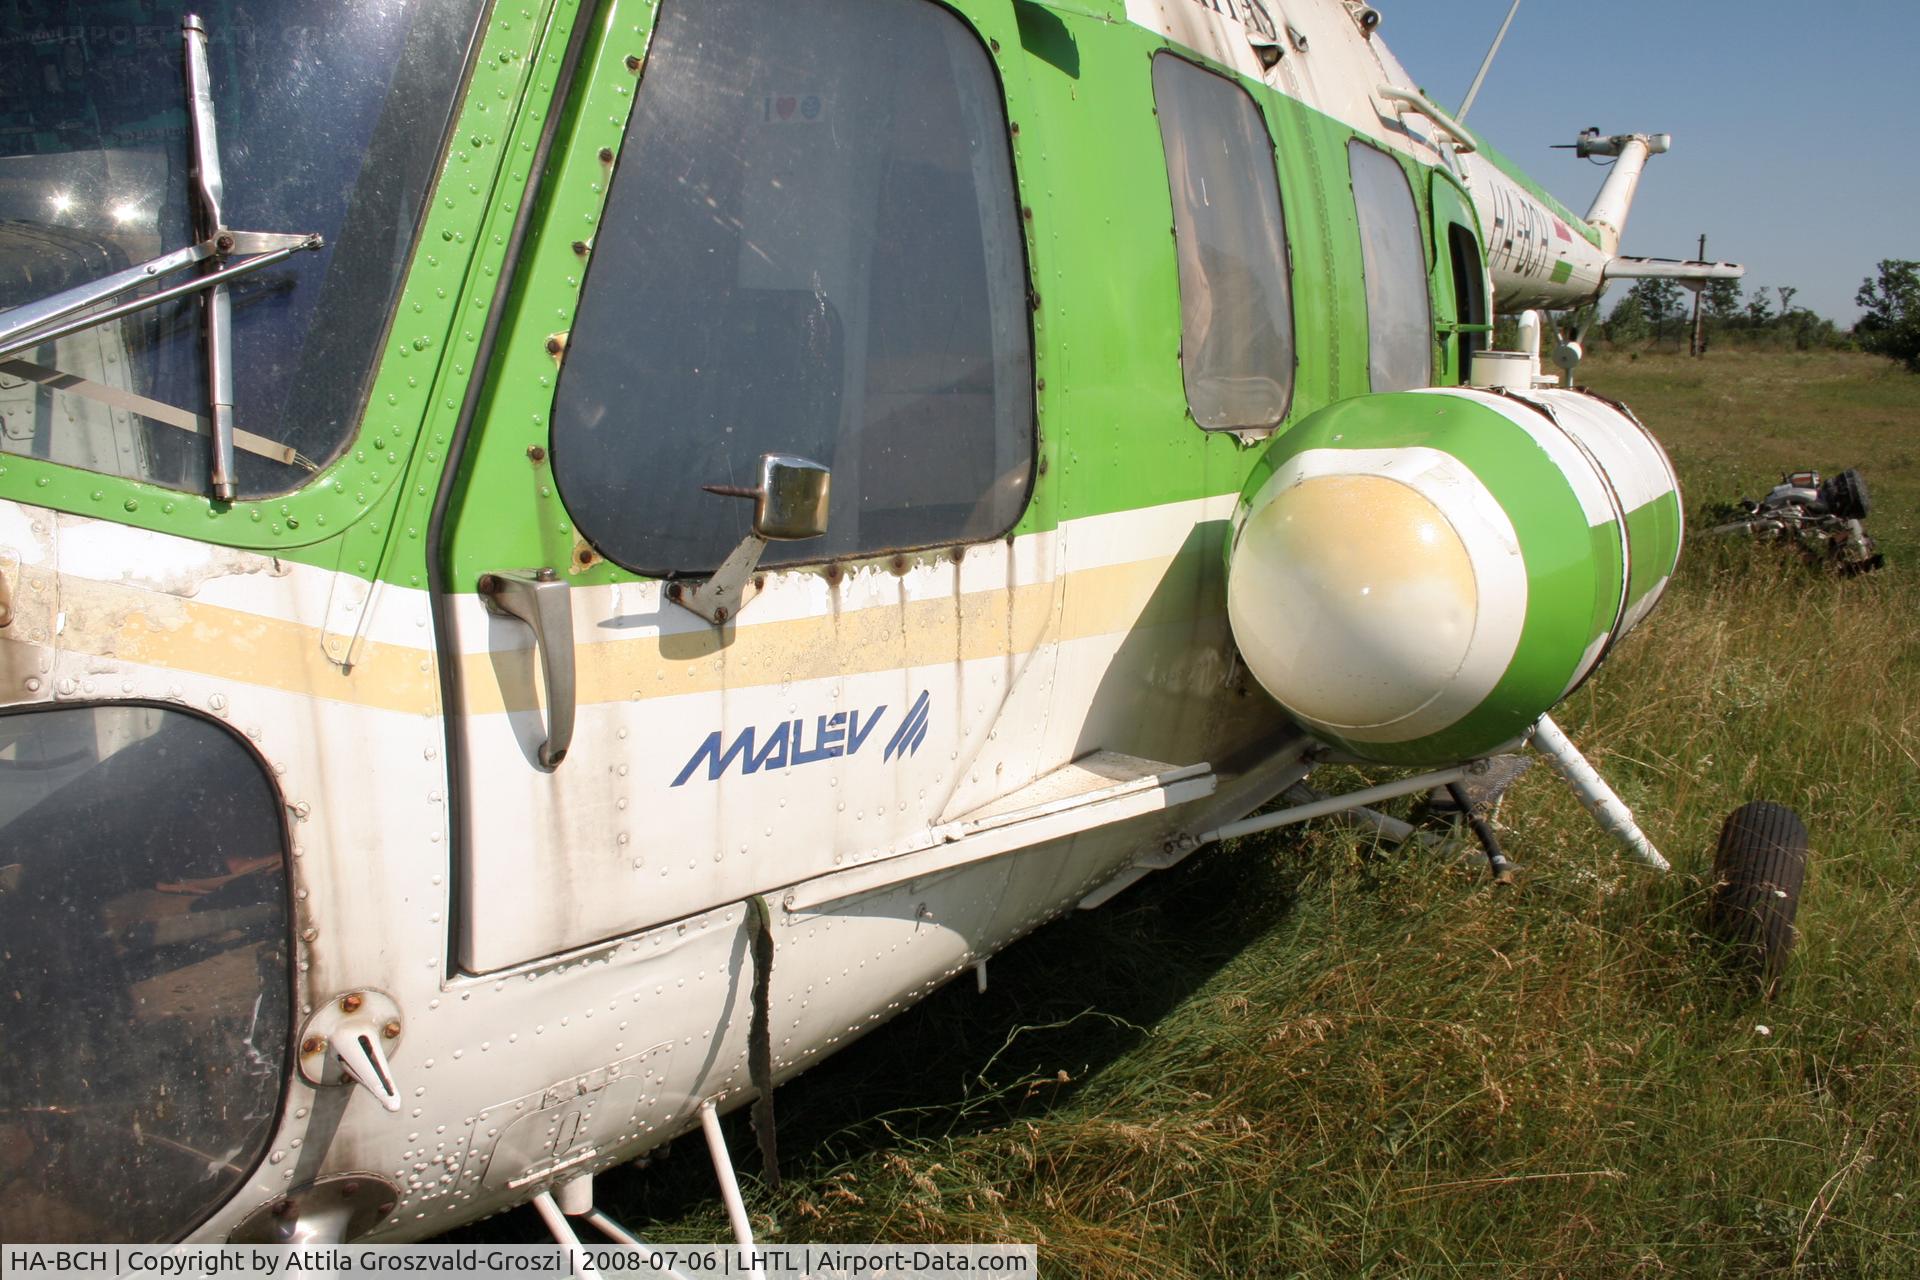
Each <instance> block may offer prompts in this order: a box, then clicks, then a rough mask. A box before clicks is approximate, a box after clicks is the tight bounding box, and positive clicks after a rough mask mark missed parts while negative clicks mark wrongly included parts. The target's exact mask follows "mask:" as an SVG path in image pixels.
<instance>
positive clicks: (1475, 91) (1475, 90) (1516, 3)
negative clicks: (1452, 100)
mask: <svg viewBox="0 0 1920 1280" xmlns="http://www.w3.org/2000/svg"><path fill="white" fill-rule="evenodd" d="M1518 12H1520V0H1513V7H1512V8H1511V9H1508V10H1507V20H1506V21H1505V22H1503V23H1501V24H1500V34H1498V35H1496V36H1495V37H1494V38H1493V47H1492V48H1491V49H1488V50H1487V56H1486V60H1485V61H1483V62H1482V63H1481V64H1480V70H1479V72H1478V73H1477V74H1476V75H1475V76H1474V77H1473V84H1472V85H1471V86H1470V87H1469V88H1468V89H1467V96H1466V98H1465V99H1464V100H1463V101H1462V102H1461V103H1460V110H1458V111H1457V112H1455V113H1454V119H1456V120H1463V121H1464V120H1465V119H1466V118H1467V112H1468V111H1470V110H1471V109H1472V108H1473V100H1474V98H1476V97H1478V96H1479V93H1480V82H1481V81H1482V80H1485V79H1486V78H1487V68H1488V67H1491V66H1492V65H1493V55H1494V54H1496V53H1499V52H1500V42H1501V41H1502V40H1505V39H1506V38H1507V28H1508V27H1510V26H1512V25H1513V15H1514V14H1516V13H1518Z"/></svg>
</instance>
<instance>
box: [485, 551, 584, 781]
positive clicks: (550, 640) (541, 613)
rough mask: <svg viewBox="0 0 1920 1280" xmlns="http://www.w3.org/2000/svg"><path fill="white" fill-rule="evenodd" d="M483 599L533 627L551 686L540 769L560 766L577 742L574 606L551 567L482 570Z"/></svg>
mask: <svg viewBox="0 0 1920 1280" xmlns="http://www.w3.org/2000/svg"><path fill="white" fill-rule="evenodd" d="M480 598H481V599H482V600H485V601H486V603H487V609H488V611H489V612H491V613H496V614H499V615H500V616H502V617H508V618H518V619H520V621H522V622H524V623H526V624H527V625H528V626H529V627H531V628H533V648H534V652H535V653H536V654H538V655H539V658H540V675H541V679H542V680H543V681H544V682H545V683H546V686H547V740H546V741H545V742H543V743H541V744H540V764H541V767H542V768H546V769H557V768H559V767H560V762H561V761H562V760H564V759H566V758H567V748H568V747H570V746H572V745H573V703H574V681H573V605H572V602H571V600H570V599H569V597H568V588H567V584H566V583H564V582H562V581H560V577H559V575H558V574H556V573H555V572H554V571H553V570H551V569H503V570H501V571H500V572H498V573H483V574H481V575H480Z"/></svg>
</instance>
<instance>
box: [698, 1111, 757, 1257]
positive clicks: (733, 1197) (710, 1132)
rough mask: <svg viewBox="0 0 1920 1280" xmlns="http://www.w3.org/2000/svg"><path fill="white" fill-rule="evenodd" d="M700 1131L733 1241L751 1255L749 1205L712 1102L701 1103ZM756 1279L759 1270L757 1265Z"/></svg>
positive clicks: (751, 1240)
mask: <svg viewBox="0 0 1920 1280" xmlns="http://www.w3.org/2000/svg"><path fill="white" fill-rule="evenodd" d="M700 1130H701V1132H702V1133H704V1134H706V1136H707V1152H708V1154H710V1155H711V1156H712V1157H713V1176H714V1177H715V1178H716V1179H717V1180H718V1181H719V1183H720V1199H721V1200H722V1201H723V1202H724V1203H725V1204H726V1206H727V1221H728V1222H729V1223H730V1224H732V1226H733V1241H734V1243H735V1244H737V1245H739V1246H740V1247H741V1248H742V1249H745V1250H747V1251H748V1252H749V1253H751V1252H752V1250H753V1226H752V1224H751V1223H749V1222H748V1221H747V1202H746V1201H745V1200H744V1199H742V1198H741V1196H740V1180H739V1179H738V1178H735V1177H734V1176H733V1157H732V1156H731V1155H729V1154H728V1153H727V1139H726V1135H724V1134H722V1133H721V1132H720V1113H719V1112H718V1111H716V1110H715V1109H714V1106H713V1099H712V1098H708V1099H707V1100H706V1101H705V1102H703V1103H701V1104H700ZM753 1274H754V1276H755V1277H756V1278H757V1277H758V1276H759V1275H760V1268H759V1266H758V1264H756V1265H755V1266H754V1268H753Z"/></svg>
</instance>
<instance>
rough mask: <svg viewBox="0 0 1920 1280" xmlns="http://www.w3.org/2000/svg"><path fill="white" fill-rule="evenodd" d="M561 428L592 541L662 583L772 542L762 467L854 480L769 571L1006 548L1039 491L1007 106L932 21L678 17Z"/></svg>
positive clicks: (655, 72)
mask: <svg viewBox="0 0 1920 1280" xmlns="http://www.w3.org/2000/svg"><path fill="white" fill-rule="evenodd" d="M594 246H595V247H594V250H593V259H592V262H591V264H590V266H589V267H588V270H587V276H586V282H585V285H584V289H583V292H582V295H581V299H580V305H579V310H578V314H577V317H576V319H575V322H574V327H573V330H572V333H571V335H570V337H569V341H568V348H567V355H566V363H565V366H564V368H563V370H562V372H561V375H560V380H559V387H558V389H557V391H556V394H555V399H554V408H553V465H554V470H555V477H556V479H557V480H558V482H559V486H560V492H561V496H562V497H563V498H564V499H565V501H566V503H567V506H568V508H569V510H570V511H571V512H572V514H573V516H574V519H575V522H576V524H577V525H578V527H579V529H580V531H581V533H582V534H583V535H585V536H586V538H587V539H588V540H589V541H591V542H592V543H593V545H594V546H595V547H596V548H598V549H599V551H600V552H601V553H602V554H603V555H605V556H606V557H607V558H609V559H611V560H613V561H615V562H617V563H619V564H622V565H625V566H627V567H628V568H631V569H635V570H638V571H641V572H644V573H648V574H653V575H656V576H659V575H666V574H672V573H705V572H710V571H711V570H713V569H714V568H715V567H717V566H718V565H719V563H720V561H721V560H722V559H724V558H725V557H726V555H727V554H728V552H730V551H731V550H732V549H733V547H734V546H735V545H736V544H738V543H739V541H740V540H741V538H742V537H743V536H744V535H745V534H746V533H747V531H748V524H749V518H750V516H751V514H752V504H751V503H745V502H741V501H739V500H738V499H735V498H726V497H717V496H715V495H713V494H710V493H706V492H703V491H702V489H701V486H702V485H707V484H733V485H752V484H754V483H755V482H756V481H757V479H758V475H759V461H760V457H761V455H762V454H767V453H784V454H797V455H799V456H801V457H805V458H810V459H812V460H814V461H816V462H820V463H823V464H825V465H826V466H827V467H829V468H831V470H832V472H833V481H832V498H831V505H830V509H829V512H828V528H827V532H826V535H825V536H824V537H820V538H814V539H810V540H808V541H804V542H792V543H774V544H773V545H772V546H771V547H769V548H768V550H767V553H766V556H765V561H766V562H770V563H778V562H787V563H792V562H795V561H803V560H822V559H828V558H832V557H839V556H848V555H858V554H871V553H875V552H879V551H883V550H897V549H903V548H909V547H917V546H929V545H934V544H939V543H948V542H959V541H976V540H981V539H986V538H992V537H996V536H998V535H999V534H1001V533H1004V532H1005V531H1006V530H1007V529H1009V528H1011V527H1012V526H1013V524H1014V522H1015V521H1016V520H1017V519H1018V518H1019V516H1020V513H1021V511H1022V510H1023V509H1024V508H1025V505H1026V500H1027V493H1028V489H1029V487H1030V485H1031V478H1032V472H1033V459H1034V445H1033V438H1034V437H1033V390H1032V378H1033V359H1032V352H1031V348H1030V340H1029V336H1028V310H1027V292H1026V267H1025V252H1024V246H1023V243H1022V238H1021V225H1020V213H1019V203H1018V200H1017V199H1016V197H1015V193H1014V186H1013V174H1012V166H1011V161H1010V155H1009V146H1008V137H1007V125H1006V117H1005V113H1004V110H1003V108H1002V107H1001V103H1000V89H999V81H998V79H997V78H996V76H995V73H994V69H993V64H992V63H991V62H990V61H989V60H988V57H987V53H986V50H985V49H984V48H983V47H982V46H981V44H980V41H979V40H978V38H977V37H975V36H974V35H973V33H972V32H971V31H970V30H969V29H968V28H967V27H966V26H965V25H964V24H962V23H961V21H960V20H959V19H957V18H956V17H954V15H953V14H951V13H950V12H948V11H947V10H945V9H943V8H941V7H939V6H938V5H935V4H932V3H928V2H926V0H908V2H907V3H901V2H900V0H783V3H781V4H778V5H765V4H759V3H754V2H753V0H698V2H697V3H696V2H694V0H667V3H666V4H665V6H664V7H663V9H662V12H661V16H660V19H659V24H658V26H657V28H656V30H655V33H654V36H653V42H652V46H651V48H650V50H649V52H648V54H647V64H646V69H645V71H644V73H643V78H642V80H641V83H640V90H639V98H638V100H637V101H636V103H635V105H634V110H633V117H632V119H631V120H630V121H629V123H628V126H627V135H626V142H625V146H624V148H623V150H622V151H621V154H620V160H619V167H618V169H617V171H616V172H615V173H614V176H613V184H612V189H611V192H610V194H609V197H608V202H607V208H606V212H605V216H604V218H603V220H602V223H601V226H600V230H599V233H598V235H597V237H596V239H595V242H594Z"/></svg>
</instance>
